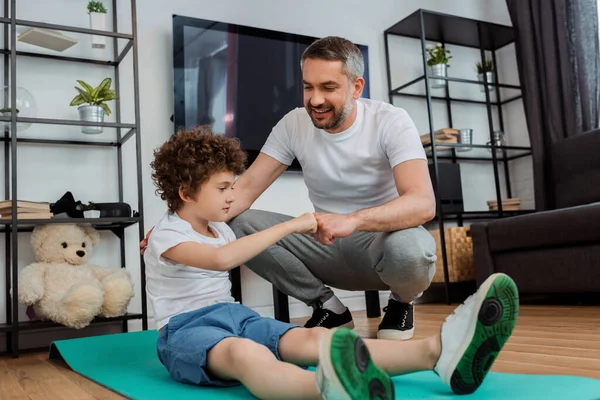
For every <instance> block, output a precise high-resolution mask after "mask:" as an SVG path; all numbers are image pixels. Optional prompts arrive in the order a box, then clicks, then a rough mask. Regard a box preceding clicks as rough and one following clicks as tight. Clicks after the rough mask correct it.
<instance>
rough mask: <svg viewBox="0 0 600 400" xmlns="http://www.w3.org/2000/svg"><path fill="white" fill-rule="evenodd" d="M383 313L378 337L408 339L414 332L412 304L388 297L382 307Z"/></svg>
mask: <svg viewBox="0 0 600 400" xmlns="http://www.w3.org/2000/svg"><path fill="white" fill-rule="evenodd" d="M383 311H384V312H385V315H384V316H383V319H382V320H381V323H380V324H379V329H378V331H377V338H378V339H388V340H408V339H412V337H413V334H414V333H415V325H414V324H415V317H414V313H413V311H414V306H413V304H412V303H409V304H406V303H400V302H399V301H396V300H393V299H390V300H389V303H388V306H387V307H385V308H384V309H383Z"/></svg>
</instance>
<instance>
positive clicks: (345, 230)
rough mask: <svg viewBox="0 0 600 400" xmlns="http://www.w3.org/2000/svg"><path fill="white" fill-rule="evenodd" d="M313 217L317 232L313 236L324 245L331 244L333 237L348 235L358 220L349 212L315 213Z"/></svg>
mask: <svg viewBox="0 0 600 400" xmlns="http://www.w3.org/2000/svg"><path fill="white" fill-rule="evenodd" d="M315 218H316V219H317V232H316V233H315V234H314V235H313V236H314V238H315V240H318V241H319V242H321V243H322V244H325V245H329V244H332V243H333V241H334V240H335V238H343V237H346V236H350V235H351V234H352V233H353V232H354V231H356V227H357V226H358V221H357V220H356V218H354V216H352V215H351V214H319V213H315Z"/></svg>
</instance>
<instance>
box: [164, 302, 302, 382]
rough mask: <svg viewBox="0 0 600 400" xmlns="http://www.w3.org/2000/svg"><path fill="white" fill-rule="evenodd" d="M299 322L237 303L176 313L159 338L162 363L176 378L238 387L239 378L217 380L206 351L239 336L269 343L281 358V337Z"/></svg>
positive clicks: (276, 355)
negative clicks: (225, 340)
mask: <svg viewBox="0 0 600 400" xmlns="http://www.w3.org/2000/svg"><path fill="white" fill-rule="evenodd" d="M297 327H298V325H293V324H288V323H285V322H281V321H278V320H276V319H273V318H265V317H261V316H260V315H259V314H258V313H256V312H255V311H253V310H251V309H250V308H248V307H246V306H243V305H241V304H238V303H219V304H214V305H211V306H208V307H205V308H201V309H199V310H195V311H190V312H187V313H183V314H179V315H176V316H175V317H173V318H171V319H170V320H169V323H168V324H167V325H165V326H164V327H163V328H162V329H161V331H160V335H159V337H158V341H157V343H156V349H157V352H158V358H159V359H160V362H161V363H162V364H163V365H164V366H165V367H166V369H167V371H169V374H170V375H171V377H172V378H173V379H175V380H176V381H178V382H183V383H190V384H196V385H213V386H237V385H239V384H240V383H239V382H237V381H229V380H222V379H218V378H217V377H215V376H214V375H212V374H210V373H209V371H208V368H207V365H206V363H207V353H208V351H209V350H210V349H212V348H213V347H214V346H215V345H216V344H217V343H219V342H220V341H221V340H223V339H225V338H228V337H239V338H245V339H250V340H253V341H254V342H257V343H260V344H262V345H264V346H266V347H267V348H268V349H269V350H271V352H272V353H273V354H274V355H275V357H276V358H277V359H278V360H280V359H281V358H280V357H279V352H278V351H277V348H278V346H279V339H280V338H281V336H283V334H284V333H286V332H287V331H288V330H290V329H292V328H297Z"/></svg>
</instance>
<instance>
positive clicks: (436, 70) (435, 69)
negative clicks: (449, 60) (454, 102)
mask: <svg viewBox="0 0 600 400" xmlns="http://www.w3.org/2000/svg"><path fill="white" fill-rule="evenodd" d="M447 67H448V65H446V64H435V65H430V66H429V75H430V76H431V75H435V76H443V77H447V76H448V75H447ZM429 83H430V85H431V88H432V89H438V88H443V87H446V80H445V79H435V78H433V79H431V78H430V79H429Z"/></svg>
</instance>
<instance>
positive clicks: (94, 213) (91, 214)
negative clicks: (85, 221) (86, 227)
mask: <svg viewBox="0 0 600 400" xmlns="http://www.w3.org/2000/svg"><path fill="white" fill-rule="evenodd" d="M83 216H84V217H85V218H100V210H86V211H84V212H83Z"/></svg>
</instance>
